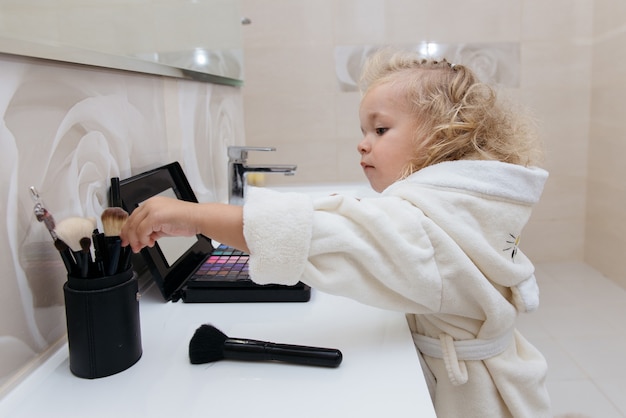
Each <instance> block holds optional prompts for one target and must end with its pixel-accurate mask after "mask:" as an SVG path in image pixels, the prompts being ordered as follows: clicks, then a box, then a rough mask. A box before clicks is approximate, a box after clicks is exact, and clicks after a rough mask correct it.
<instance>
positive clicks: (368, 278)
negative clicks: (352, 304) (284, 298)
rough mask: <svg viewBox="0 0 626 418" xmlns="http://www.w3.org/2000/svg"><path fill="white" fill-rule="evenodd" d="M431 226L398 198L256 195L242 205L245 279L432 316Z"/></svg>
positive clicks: (435, 296)
mask: <svg viewBox="0 0 626 418" xmlns="http://www.w3.org/2000/svg"><path fill="white" fill-rule="evenodd" d="M433 231H434V232H435V233H438V230H437V228H436V226H434V225H433V224H432V222H430V221H429V220H428V218H426V217H425V216H424V215H423V214H422V213H421V211H420V210H419V209H417V208H416V207H415V206H413V205H411V204H410V203H409V202H407V201H404V200H402V199H399V198H385V199H382V198H375V199H362V200H358V199H355V198H352V197H344V196H328V197H323V198H320V199H315V201H313V200H311V199H310V198H309V197H307V196H306V195H299V194H280V193H276V192H272V191H268V190H264V189H255V190H253V191H252V192H251V193H249V194H248V198H247V200H246V204H245V206H244V235H245V238H246V241H247V243H248V247H249V249H250V274H251V277H252V280H254V281H255V282H257V283H261V284H265V283H280V284H288V285H291V284H295V283H297V282H298V281H303V282H305V283H307V284H309V285H310V286H312V287H313V288H316V289H318V290H321V291H324V292H327V293H332V294H336V295H341V296H346V297H350V298H353V299H355V300H358V301H360V302H363V303H366V304H370V305H374V306H379V307H382V308H387V309H393V310H398V311H404V312H415V313H420V312H432V311H437V310H438V309H439V308H440V304H441V289H442V283H441V277H440V274H439V271H438V266H437V262H436V259H435V251H434V248H433V246H432V243H431V241H430V234H431V233H433Z"/></svg>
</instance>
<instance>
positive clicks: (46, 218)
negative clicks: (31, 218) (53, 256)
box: [30, 186, 57, 240]
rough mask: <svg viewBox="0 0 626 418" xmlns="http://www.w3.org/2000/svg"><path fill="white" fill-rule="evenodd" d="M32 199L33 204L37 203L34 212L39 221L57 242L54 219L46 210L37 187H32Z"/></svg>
mask: <svg viewBox="0 0 626 418" xmlns="http://www.w3.org/2000/svg"><path fill="white" fill-rule="evenodd" d="M30 197H31V198H32V199H33V202H35V207H34V208H33V212H34V214H35V217H36V218H37V221H39V222H42V223H43V224H44V225H45V226H46V229H47V230H48V232H49V233H50V236H51V237H52V240H56V238H57V236H56V233H55V232H54V228H55V226H56V225H55V222H54V217H53V216H52V214H51V213H50V212H49V211H48V209H46V207H45V205H44V203H43V200H42V199H41V196H39V192H38V191H37V189H35V186H30Z"/></svg>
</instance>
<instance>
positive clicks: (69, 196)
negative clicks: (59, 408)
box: [0, 55, 244, 395]
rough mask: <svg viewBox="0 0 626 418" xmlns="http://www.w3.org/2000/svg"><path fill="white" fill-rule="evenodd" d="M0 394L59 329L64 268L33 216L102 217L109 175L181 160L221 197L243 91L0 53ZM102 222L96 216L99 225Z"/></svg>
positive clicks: (195, 181)
mask: <svg viewBox="0 0 626 418" xmlns="http://www.w3.org/2000/svg"><path fill="white" fill-rule="evenodd" d="M0 66H1V67H2V73H1V74H0V79H1V82H0V112H1V114H2V123H1V124H0V158H1V159H2V164H1V165H0V202H1V203H0V249H1V251H0V263H2V265H3V274H2V275H0V282H1V286H2V288H3V291H2V292H0V318H2V320H0V395H1V393H2V389H3V386H4V387H5V388H6V387H8V386H9V385H10V384H11V382H12V381H13V380H14V379H15V376H16V375H19V372H20V371H21V370H22V369H23V368H25V367H28V365H29V364H30V363H31V362H32V361H33V360H36V359H37V358H38V357H39V356H40V355H42V354H43V353H45V352H46V350H47V349H49V348H50V347H52V346H53V345H54V344H55V343H56V342H58V341H59V340H61V339H63V337H64V335H65V311H64V302H63V293H62V285H63V283H64V281H65V270H64V266H63V264H62V261H61V258H60V257H59V254H58V252H56V250H55V248H54V246H53V244H52V240H51V238H50V236H49V235H48V232H47V230H46V228H45V227H44V226H43V225H42V224H40V223H38V222H37V221H36V219H35V217H34V215H33V211H32V209H33V202H32V200H31V197H30V194H29V188H30V187H31V186H35V187H36V188H37V190H38V191H39V193H40V195H41V197H42V199H43V200H44V202H45V204H46V207H47V209H49V210H50V212H51V213H52V214H53V216H54V217H55V219H56V220H57V222H58V221H59V220H61V219H64V218H66V217H70V216H93V217H96V218H99V215H100V214H101V213H102V211H103V209H104V208H106V206H107V198H106V196H107V189H108V184H109V179H110V178H111V177H114V176H117V177H120V178H126V177H129V176H131V175H133V174H137V173H140V172H142V171H145V170H148V169H151V168H154V167H158V166H160V165H163V164H166V163H169V162H172V161H179V162H180V163H181V165H182V166H183V169H184V170H185V173H186V174H187V176H188V178H189V181H190V183H191V185H192V187H193V188H194V190H195V192H196V195H197V197H198V200H200V201H226V198H227V195H226V192H227V182H226V174H227V170H226V165H227V154H226V147H227V146H228V145H241V144H243V141H244V135H243V109H242V100H241V95H240V90H239V89H237V88H234V87H227V86H219V85H212V84H208V83H199V82H192V81H186V80H178V79H169V78H165V77H158V76H149V75H144V74H134V73H128V72H122V71H114V70H106V69H99V68H91V67H86V66H78V65H76V66H74V65H71V64H62V63H56V62H51V61H43V60H32V59H27V58H20V57H13V56H8V55H0ZM99 227H100V228H101V227H102V225H99Z"/></svg>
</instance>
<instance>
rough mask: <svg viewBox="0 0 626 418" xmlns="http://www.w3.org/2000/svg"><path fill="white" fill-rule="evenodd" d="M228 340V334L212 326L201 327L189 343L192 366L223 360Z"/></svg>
mask: <svg viewBox="0 0 626 418" xmlns="http://www.w3.org/2000/svg"><path fill="white" fill-rule="evenodd" d="M227 339H228V337H227V336H226V334H224V333H223V332H222V331H220V330H219V329H217V328H215V327H214V326H212V325H207V324H204V325H202V326H200V328H198V329H197V330H196V332H195V333H194V335H193V337H191V341H190V342H189V361H190V362H191V364H203V363H211V362H213V361H218V360H222V359H223V358H224V342H225V341H226V340H227Z"/></svg>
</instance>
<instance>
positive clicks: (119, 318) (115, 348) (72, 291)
mask: <svg viewBox="0 0 626 418" xmlns="http://www.w3.org/2000/svg"><path fill="white" fill-rule="evenodd" d="M63 294H64V296H65V315H66V321H67V340H68V346H69V358H70V370H71V372H72V373H73V374H74V375H75V376H78V377H83V378H87V379H95V378H99V377H105V376H110V375H112V374H115V373H119V372H121V371H123V370H126V369H128V368H129V367H130V366H132V365H133V364H135V363H136V362H137V361H138V360H139V359H140V358H141V354H142V348H141V329H140V322H139V289H138V282H137V274H136V273H134V272H133V270H132V268H131V269H128V270H127V271H125V272H123V273H119V274H116V275H113V276H105V277H99V278H79V277H71V276H68V278H67V282H66V283H65V284H64V285H63Z"/></svg>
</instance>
